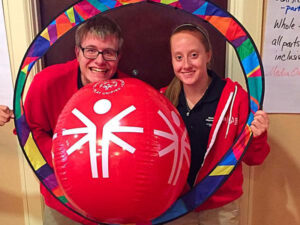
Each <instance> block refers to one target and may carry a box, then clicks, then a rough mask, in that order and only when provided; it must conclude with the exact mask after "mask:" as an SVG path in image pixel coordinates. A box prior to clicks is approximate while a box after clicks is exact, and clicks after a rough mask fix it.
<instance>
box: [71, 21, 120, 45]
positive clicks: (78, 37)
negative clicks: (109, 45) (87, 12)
mask: <svg viewBox="0 0 300 225" xmlns="http://www.w3.org/2000/svg"><path fill="white" fill-rule="evenodd" d="M88 33H91V34H93V35H95V36H99V37H100V38H102V39H104V38H106V37H107V36H109V35H114V36H115V37H116V38H117V39H118V40H119V49H118V50H121V48H122V45H123V37H122V33H121V28H120V27H119V25H118V24H116V23H115V22H114V21H113V20H111V19H110V18H108V17H104V16H96V17H93V18H91V19H89V20H87V21H86V22H84V23H82V24H81V25H80V26H79V27H78V28H77V29H76V33H75V44H76V46H80V45H81V42H82V40H83V39H84V38H85V36H86V35H87V34H88Z"/></svg>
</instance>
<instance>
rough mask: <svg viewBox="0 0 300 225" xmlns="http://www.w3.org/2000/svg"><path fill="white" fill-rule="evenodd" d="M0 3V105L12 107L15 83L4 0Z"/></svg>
mask: <svg viewBox="0 0 300 225" xmlns="http://www.w3.org/2000/svg"><path fill="white" fill-rule="evenodd" d="M0 3H1V4H0V71H1V72H0V81H1V82H0V105H7V106H8V107H9V108H11V109H12V107H13V83H12V77H11V71H10V64H9V55H8V47H7V39H6V31H5V23H4V15H3V7H2V0H1V1H0Z"/></svg>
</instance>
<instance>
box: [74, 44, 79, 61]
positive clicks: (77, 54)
mask: <svg viewBox="0 0 300 225" xmlns="http://www.w3.org/2000/svg"><path fill="white" fill-rule="evenodd" d="M74 50H75V55H76V58H77V59H78V56H79V52H80V48H79V47H78V46H77V45H76V46H75V49H74Z"/></svg>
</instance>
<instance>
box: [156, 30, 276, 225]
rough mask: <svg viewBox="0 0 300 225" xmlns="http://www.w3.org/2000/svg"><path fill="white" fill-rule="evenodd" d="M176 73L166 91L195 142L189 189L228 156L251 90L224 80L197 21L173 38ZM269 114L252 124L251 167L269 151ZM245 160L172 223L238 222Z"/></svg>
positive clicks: (247, 156) (248, 155)
mask: <svg viewBox="0 0 300 225" xmlns="http://www.w3.org/2000/svg"><path fill="white" fill-rule="evenodd" d="M170 46H171V56H172V64H173V70H174V74H175V77H174V79H173V80H172V82H171V83H170V85H169V86H168V87H167V89H163V90H162V92H164V93H165V95H166V96H167V97H168V98H169V99H170V100H171V102H172V103H173V104H174V105H175V106H176V107H177V109H178V111H179V112H180V114H181V116H182V118H183V120H184V122H185V124H186V127H187V130H188V133H189V136H190V141H191V151H192V155H191V156H192V157H191V168H190V173H189V177H188V185H187V186H188V188H192V187H193V186H195V185H196V184H197V183H198V182H199V181H200V180H201V179H202V178H203V177H205V176H206V175H207V174H208V173H209V171H211V169H212V168H213V167H214V166H215V165H216V163H217V162H218V161H219V160H220V159H221V158H222V157H223V156H224V154H225V153H226V152H227V150H228V149H229V148H230V147H231V145H232V144H233V142H234V141H235V139H236V137H237V135H238V134H239V133H240V131H241V130H242V128H243V126H244V125H245V123H246V121H247V117H248V94H247V93H246V91H245V90H244V89H243V88H242V87H241V86H240V85H239V84H238V83H236V82H233V81H231V80H230V79H228V78H227V79H221V78H220V77H218V76H217V75H216V74H215V73H214V72H213V71H212V70H210V69H209V64H210V61H211V58H212V49H211V44H210V41H209V37H208V34H207V32H206V30H204V29H203V28H202V27H199V26H197V25H193V24H183V25H181V26H179V27H177V28H176V29H175V30H174V31H173V33H172V35H171V38H170ZM268 123H269V122H268V116H267V114H266V113H265V112H263V111H261V110H259V111H257V113H256V114H255V116H254V120H253V122H252V124H251V129H252V131H253V136H254V138H253V140H252V142H251V144H250V146H249V148H248V150H247V152H246V154H245V155H244V157H243V162H245V163H246V164H248V165H258V164H261V163H262V162H263V161H264V159H265V158H266V156H267V155H268V153H269V151H270V149H269V145H268V143H267V132H266V131H267V128H268ZM242 183H243V175H242V164H239V165H238V166H237V167H236V169H235V170H234V172H233V173H232V175H231V176H230V177H229V179H228V180H227V181H226V182H225V183H224V184H223V185H222V186H221V187H220V189H219V190H218V191H217V192H216V193H215V194H214V195H213V196H211V197H210V198H209V199H208V200H207V201H205V202H204V203H203V204H202V205H201V206H200V207H199V208H197V209H196V210H195V212H192V213H189V214H187V215H186V216H183V217H182V218H179V219H177V220H175V221H172V222H170V224H185V225H186V224H205V225H210V224H214V225H218V224H222V225H227V224H228V225H229V224H230V225H235V224H239V203H238V199H239V198H240V196H241V195H242V192H243V191H242Z"/></svg>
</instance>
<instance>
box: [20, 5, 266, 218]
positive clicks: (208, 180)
mask: <svg viewBox="0 0 300 225" xmlns="http://www.w3.org/2000/svg"><path fill="white" fill-rule="evenodd" d="M144 1H146V0H81V1H79V2H78V3H76V4H74V5H73V6H72V7H70V8H68V9H66V10H65V11H64V12H63V13H62V14H60V15H59V16H58V17H56V18H55V19H54V20H53V21H52V22H51V23H50V24H49V25H48V26H47V27H46V28H45V29H44V30H42V31H41V32H40V33H39V34H38V35H37V36H36V38H35V39H34V40H33V42H32V43H31V45H30V46H29V48H28V50H27V52H26V54H25V56H24V58H23V61H22V64H21V66H20V68H19V72H18V76H17V80H16V84H15V93H14V115H15V127H16V131H17V136H18V139H19V143H20V145H21V147H22V149H23V152H24V155H25V157H26V158H27V160H28V162H29V164H30V166H31V167H32V169H33V171H34V172H35V174H36V175H37V177H38V178H39V180H40V181H41V183H42V184H43V185H44V186H45V187H46V188H47V189H48V190H49V191H50V192H51V193H52V194H53V195H54V196H55V197H56V198H57V199H58V200H60V202H61V203H62V204H64V205H65V206H66V207H68V208H69V209H71V210H73V211H74V212H76V211H75V210H74V209H73V207H72V206H71V205H70V204H69V203H68V201H67V199H66V198H65V197H64V196H63V192H62V190H61V188H60V187H59V185H58V183H57V180H56V177H55V175H54V171H53V169H52V168H51V167H50V166H49V165H48V163H47V162H46V161H45V160H44V158H43V156H42V154H41V153H40V151H39V149H38V147H37V145H36V144H35V141H34V139H33V136H32V133H31V131H30V129H29V127H28V124H27V122H26V119H25V116H24V110H23V91H24V88H25V84H26V80H27V76H28V74H29V73H30V70H31V69H32V67H33V65H34V64H35V63H36V61H38V60H39V59H40V58H41V57H43V56H44V54H45V53H46V52H47V51H48V49H49V48H50V47H51V46H52V45H53V44H54V43H55V42H56V41H57V40H58V39H59V38H60V37H61V36H63V35H64V34H66V33H67V32H68V31H70V30H71V29H72V28H74V27H76V26H78V25H79V24H81V23H82V22H84V21H86V20H88V19H89V18H92V17H93V16H96V15H97V14H100V13H101V12H104V11H106V10H110V9H113V8H117V7H120V6H124V5H128V4H134V3H139V2H144ZM147 2H154V3H158V4H163V5H168V6H172V7H176V8H177V9H181V10H184V11H186V12H189V13H191V14H193V15H195V16H197V17H199V18H200V19H202V20H205V21H207V22H208V23H209V24H211V25H212V26H213V27H215V28H216V30H217V31H219V32H220V33H221V34H222V35H223V37H224V38H225V39H226V40H227V42H229V44H231V45H232V47H233V48H234V49H235V51H236V54H237V57H238V59H239V61H240V65H241V68H242V70H243V73H244V77H245V80H246V83H247V90H248V95H249V99H250V101H249V102H250V103H249V116H248V121H247V123H246V124H245V126H244V129H243V130H242V132H241V133H240V134H239V136H238V138H237V139H236V141H235V143H234V144H233V146H231V148H230V149H229V150H228V151H227V153H226V154H225V155H224V157H223V158H222V159H221V160H220V162H218V164H217V165H216V166H215V167H214V169H213V170H212V171H211V172H210V173H209V174H208V175H207V176H206V177H204V178H203V179H202V180H201V181H200V183H199V184H198V185H197V186H195V187H194V188H193V189H192V190H191V191H190V192H188V193H187V194H185V195H184V196H182V197H180V199H178V200H177V201H176V202H175V203H174V204H173V205H172V206H171V207H170V209H168V210H167V211H166V212H165V213H164V214H163V215H161V216H160V217H158V218H156V219H154V220H153V221H151V222H149V224H159V223H163V222H167V221H171V220H174V219H175V218H178V217H180V216H182V215H184V214H186V213H188V212H190V211H192V210H193V209H195V208H197V207H198V206H199V205H200V204H202V203H203V202H204V201H205V200H206V199H207V198H209V197H210V196H211V195H212V194H213V193H214V192H215V191H216V190H217V189H218V188H219V187H220V186H221V185H222V184H223V183H224V182H225V181H226V179H227V178H228V177H229V176H230V174H231V173H232V171H233V170H234V168H235V167H236V165H237V164H238V163H239V162H240V160H241V158H242V156H243V154H244V153H245V151H246V149H247V146H248V145H249V143H250V140H251V138H252V132H251V129H250V124H251V122H252V121H253V115H254V113H255V112H256V111H257V110H258V109H259V108H261V106H262V102H263V95H264V74H263V67H262V63H261V59H260V56H259V54H258V51H257V48H256V46H255V44H254V42H253V40H252V38H251V37H250V35H249V34H248V33H247V31H246V30H245V29H244V27H243V26H242V25H241V24H240V23H239V22H238V21H237V20H236V19H235V18H234V17H233V16H232V15H230V14H229V13H228V12H226V11H224V10H223V9H220V8H219V7H218V6H216V5H215V4H213V3H212V2H210V1H208V0H206V1H205V0H195V1H191V0H147ZM76 213H77V214H79V215H81V214H80V213H78V212H76ZM81 216H83V215H81ZM87 219H88V218H87Z"/></svg>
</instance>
